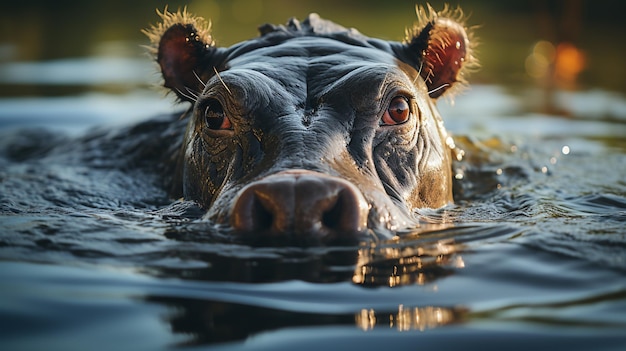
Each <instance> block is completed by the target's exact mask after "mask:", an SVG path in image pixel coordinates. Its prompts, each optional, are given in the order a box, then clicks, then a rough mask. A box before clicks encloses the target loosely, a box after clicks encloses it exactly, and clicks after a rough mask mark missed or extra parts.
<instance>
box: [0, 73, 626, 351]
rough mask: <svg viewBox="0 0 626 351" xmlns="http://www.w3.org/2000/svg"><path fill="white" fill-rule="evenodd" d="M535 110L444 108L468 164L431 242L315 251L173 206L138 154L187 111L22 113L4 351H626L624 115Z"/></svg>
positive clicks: (34, 104)
mask: <svg viewBox="0 0 626 351" xmlns="http://www.w3.org/2000/svg"><path fill="white" fill-rule="evenodd" d="M42 66H43V67H44V68H45V64H42ZM535 93H536V92H534V91H533V90H527V91H522V92H519V91H518V92H509V91H507V90H505V89H503V88H500V87H498V86H480V85H478V86H475V87H473V88H472V89H471V90H470V91H468V92H467V93H466V94H464V95H461V96H459V97H457V99H456V102H455V105H454V106H451V105H450V104H447V103H446V102H440V107H441V111H442V114H443V115H444V116H446V123H447V126H448V128H449V129H450V130H451V131H452V132H453V133H455V134H456V135H457V137H456V142H457V146H458V147H459V148H460V149H463V150H464V151H465V157H464V158H463V160H462V161H460V162H457V163H455V165H454V167H455V172H456V174H457V178H458V180H457V182H456V184H455V186H456V194H457V196H456V204H455V205H451V206H449V207H447V208H444V209H441V210H436V211H435V210H424V211H422V212H421V213H420V215H422V216H423V218H424V220H425V223H424V225H423V227H422V228H421V229H420V230H418V231H416V232H413V233H403V235H401V237H400V238H396V239H393V240H387V241H384V240H383V241H372V242H366V243H362V244H361V245H360V246H358V247H340V248H309V249H302V248H252V247H248V246H243V245H237V244H233V243H230V242H229V241H228V238H224V237H223V236H222V235H221V234H220V233H219V231H218V230H217V229H216V228H214V227H213V226H212V225H211V224H210V223H207V222H204V221H202V220H200V219H199V217H200V216H201V211H200V210H199V209H198V208H196V207H195V206H193V205H192V204H189V203H185V202H180V201H174V202H173V201H172V200H171V199H169V198H168V197H167V194H166V193H165V191H164V190H163V189H162V188H161V187H160V185H159V182H158V181H157V180H156V178H155V177H154V174H153V173H151V172H152V170H151V169H150V168H149V167H147V168H146V167H143V168H142V165H141V160H142V158H150V157H154V155H152V156H151V154H150V153H149V150H152V149H151V148H145V147H142V145H143V143H144V142H147V141H145V140H143V139H141V137H139V136H140V135H142V134H144V133H145V132H146V131H149V130H151V128H157V127H159V126H163V125H165V124H167V125H171V128H176V127H177V124H176V122H172V118H174V119H173V120H175V118H176V116H175V115H174V116H173V117H171V116H167V115H165V116H161V117H159V118H156V119H147V118H145V117H146V116H148V115H154V113H153V112H152V109H154V110H155V111H157V110H160V111H173V110H176V108H175V107H174V106H172V105H171V102H169V100H167V99H165V100H163V99H162V96H160V95H159V94H158V93H149V92H141V91H140V92H137V93H134V94H132V95H131V96H130V97H127V96H125V97H123V98H122V97H119V96H110V95H106V94H92V95H79V96H73V97H58V98H29V99H27V100H26V99H25V100H20V99H17V98H16V99H5V100H3V101H1V102H0V105H2V114H1V116H0V126H1V127H2V129H1V132H2V133H1V134H2V137H1V139H0V146H1V147H0V155H1V158H0V225H1V227H2V234H1V235H0V258H1V259H2V260H1V261H0V324H1V325H2V328H0V346H1V348H2V349H3V350H38V349H54V350H83V349H89V350H111V349H132V350H156V349H172V348H180V347H190V348H192V349H193V348H205V347H208V346H211V347H215V348H222V349H272V350H276V349H294V348H299V349H319V348H332V349H345V348H348V347H350V348H353V347H354V348H362V349H380V348H384V347H389V346H392V347H394V348H415V347H417V346H426V347H438V348H442V349H449V348H451V347H455V348H457V347H464V348H468V349H481V350H483V349H494V350H495V349H503V348H505V349H527V348H529V347H541V348H548V347H550V348H555V347H558V348H563V349H566V348H569V349H576V350H588V349H594V350H595V349H615V350H618V349H623V348H624V346H625V345H626V334H625V333H624V330H626V329H625V328H626V232H625V230H624V228H626V226H625V224H626V181H625V178H624V174H626V162H624V161H626V157H625V152H626V144H625V143H624V135H626V99H624V97H623V96H621V95H620V94H615V93H611V92H607V91H601V90H597V91H595V90H590V91H582V92H576V93H563V94H560V95H559V96H558V98H559V99H560V100H559V101H565V102H571V103H569V104H564V106H567V107H568V108H569V109H570V115H569V116H568V117H562V116H561V117H559V116H549V115H542V114H538V113H530V112H526V110H525V107H524V105H523V104H521V103H520V101H522V99H521V98H520V96H521V97H526V96H532V94H535ZM131 102H132V103H131ZM92 106H102V109H92V108H91V107H92ZM145 106H147V107H148V108H149V109H150V110H145ZM589 106H595V107H594V108H591V109H590V108H587V107H589ZM116 110H117V111H119V113H117V114H116V113H114V111H116ZM100 114H102V116H100ZM107 115H109V116H114V118H108V119H107V118H106V116H107ZM85 116H90V118H85ZM142 121H143V122H142ZM138 123H139V126H137V124H138ZM179 124H180V122H179ZM35 126H36V127H35ZM96 126H97V127H96ZM94 128H95V129H94ZM123 138H126V139H123ZM129 139H132V140H133V141H132V142H128V140H129ZM155 147H156V146H155ZM147 150H148V151H147ZM155 152H157V153H158V152H159V151H155ZM129 160H130V161H132V162H135V164H134V166H133V167H132V168H124V167H119V164H125V163H124V162H128V161H129Z"/></svg>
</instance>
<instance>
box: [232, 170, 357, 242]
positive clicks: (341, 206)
mask: <svg viewBox="0 0 626 351" xmlns="http://www.w3.org/2000/svg"><path fill="white" fill-rule="evenodd" d="M231 211H232V212H231V216H230V218H231V225H232V227H233V229H234V231H235V232H236V233H237V234H239V235H241V236H244V237H246V239H248V240H250V241H252V242H262V243H266V242H277V243H286V242H287V243H302V244H310V243H311V242H319V243H324V244H328V243H333V244H343V243H345V244H354V243H355V242H358V240H359V239H360V238H361V237H362V236H363V235H364V234H365V233H366V231H367V217H368V212H369V206H368V203H367V201H366V200H365V198H364V197H363V195H362V194H361V192H360V191H359V189H358V188H357V187H356V186H354V185H353V184H352V183H350V182H348V181H346V180H344V179H341V178H338V177H334V176H330V175H326V174H322V173H318V172H314V171H307V170H289V171H283V172H280V173H276V174H273V175H270V176H267V177H265V178H262V179H260V180H258V181H255V182H253V183H251V184H249V185H247V186H246V187H244V188H243V189H242V190H241V191H240V192H239V194H238V195H237V197H236V199H235V201H234V204H233V207H232V210H231ZM248 240H246V241H248Z"/></svg>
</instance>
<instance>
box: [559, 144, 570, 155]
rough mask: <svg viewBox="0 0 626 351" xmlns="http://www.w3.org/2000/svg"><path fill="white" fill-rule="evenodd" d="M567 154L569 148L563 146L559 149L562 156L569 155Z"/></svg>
mask: <svg viewBox="0 0 626 351" xmlns="http://www.w3.org/2000/svg"><path fill="white" fill-rule="evenodd" d="M569 152H570V150H569V146H567V145H565V146H563V147H562V148H561V153H562V154H563V155H569Z"/></svg>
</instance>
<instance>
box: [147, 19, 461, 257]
mask: <svg viewBox="0 0 626 351" xmlns="http://www.w3.org/2000/svg"><path fill="white" fill-rule="evenodd" d="M162 17H163V19H164V23H163V24H162V25H160V26H159V27H157V28H153V30H152V32H151V33H149V35H150V36H151V38H152V39H153V42H154V44H155V48H154V49H155V53H156V58H157V62H158V63H159V65H160V67H161V71H162V73H163V77H164V81H165V86H166V87H167V88H170V89H172V91H174V92H175V93H176V94H177V95H178V96H179V98H180V99H181V100H183V101H189V102H191V104H192V108H191V109H190V112H189V116H188V125H187V131H186V133H185V137H184V141H183V144H182V148H181V151H180V155H179V162H178V167H177V171H176V174H177V176H176V178H175V181H174V186H173V191H174V195H182V196H184V198H185V199H188V200H194V201H196V202H198V203H199V204H200V205H201V206H202V207H203V208H205V209H206V210H207V213H206V216H205V218H207V219H208V220H211V221H213V222H215V223H217V224H219V225H221V226H223V227H224V228H226V229H227V230H230V231H232V233H233V234H234V235H238V236H240V237H241V238H245V239H246V240H248V241H252V242H259V243H272V244H276V243H290V244H293V243H296V244H306V245H308V244H314V245H315V244H342V243H353V242H356V241H358V240H360V239H362V238H363V237H364V236H367V235H372V234H374V235H377V236H389V235H393V233H394V232H395V231H397V230H399V229H403V228H410V227H414V226H416V225H418V222H419V219H418V218H416V217H415V216H414V215H413V211H414V210H415V209H418V208H438V207H442V206H445V205H446V204H449V203H450V202H451V201H452V185H451V182H452V180H451V150H450V147H448V146H447V144H446V140H447V138H448V135H447V133H446V131H445V129H444V127H443V122H442V119H441V117H440V116H439V113H438V111H437V109H436V107H435V103H434V101H435V99H436V98H438V97H439V96H440V95H441V94H442V93H443V92H444V91H446V90H447V89H448V88H449V87H451V86H452V85H453V84H455V83H456V82H457V80H458V79H460V78H459V71H460V69H461V66H462V64H463V62H464V61H465V60H466V58H468V55H470V54H469V50H470V49H469V44H468V39H467V35H466V33H465V30H464V29H463V27H462V26H461V25H460V24H458V23H456V22H454V21H452V20H450V19H448V18H444V17H438V16H436V15H435V16H434V17H432V18H430V19H429V21H427V23H426V24H425V25H424V26H423V28H422V29H421V30H420V31H419V32H418V31H416V33H417V34H415V35H414V36H412V37H411V38H410V40H408V41H407V43H399V42H389V41H383V40H378V39H371V38H367V37H365V36H363V35H361V34H360V33H358V32H357V31H355V30H347V29H345V28H343V27H340V26H338V25H336V24H334V23H332V22H329V21H326V20H323V19H320V18H319V17H318V16H317V15H314V14H313V15H310V16H309V17H308V18H307V19H306V20H305V21H303V22H302V23H300V22H298V21H297V20H291V21H290V22H289V23H288V24H287V26H273V25H265V26H262V27H261V28H260V31H261V36H260V37H259V38H256V39H252V40H249V41H246V42H243V43H240V44H237V45H234V46H232V47H229V48H220V47H215V46H213V45H212V41H211V38H210V36H208V33H207V32H203V30H202V29H199V28H196V26H199V25H198V23H197V19H195V18H192V17H190V16H189V15H188V14H186V13H182V14H181V13H178V14H169V13H166V14H164V15H163V16H162Z"/></svg>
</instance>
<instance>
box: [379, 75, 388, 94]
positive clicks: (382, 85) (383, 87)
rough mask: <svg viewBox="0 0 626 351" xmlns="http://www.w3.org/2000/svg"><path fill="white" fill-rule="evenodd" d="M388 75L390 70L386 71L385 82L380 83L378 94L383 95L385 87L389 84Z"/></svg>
mask: <svg viewBox="0 0 626 351" xmlns="http://www.w3.org/2000/svg"><path fill="white" fill-rule="evenodd" d="M387 77H389V70H387V71H386V72H385V78H383V84H381V85H380V89H378V95H377V96H382V94H383V89H385V87H386V86H387Z"/></svg>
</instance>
